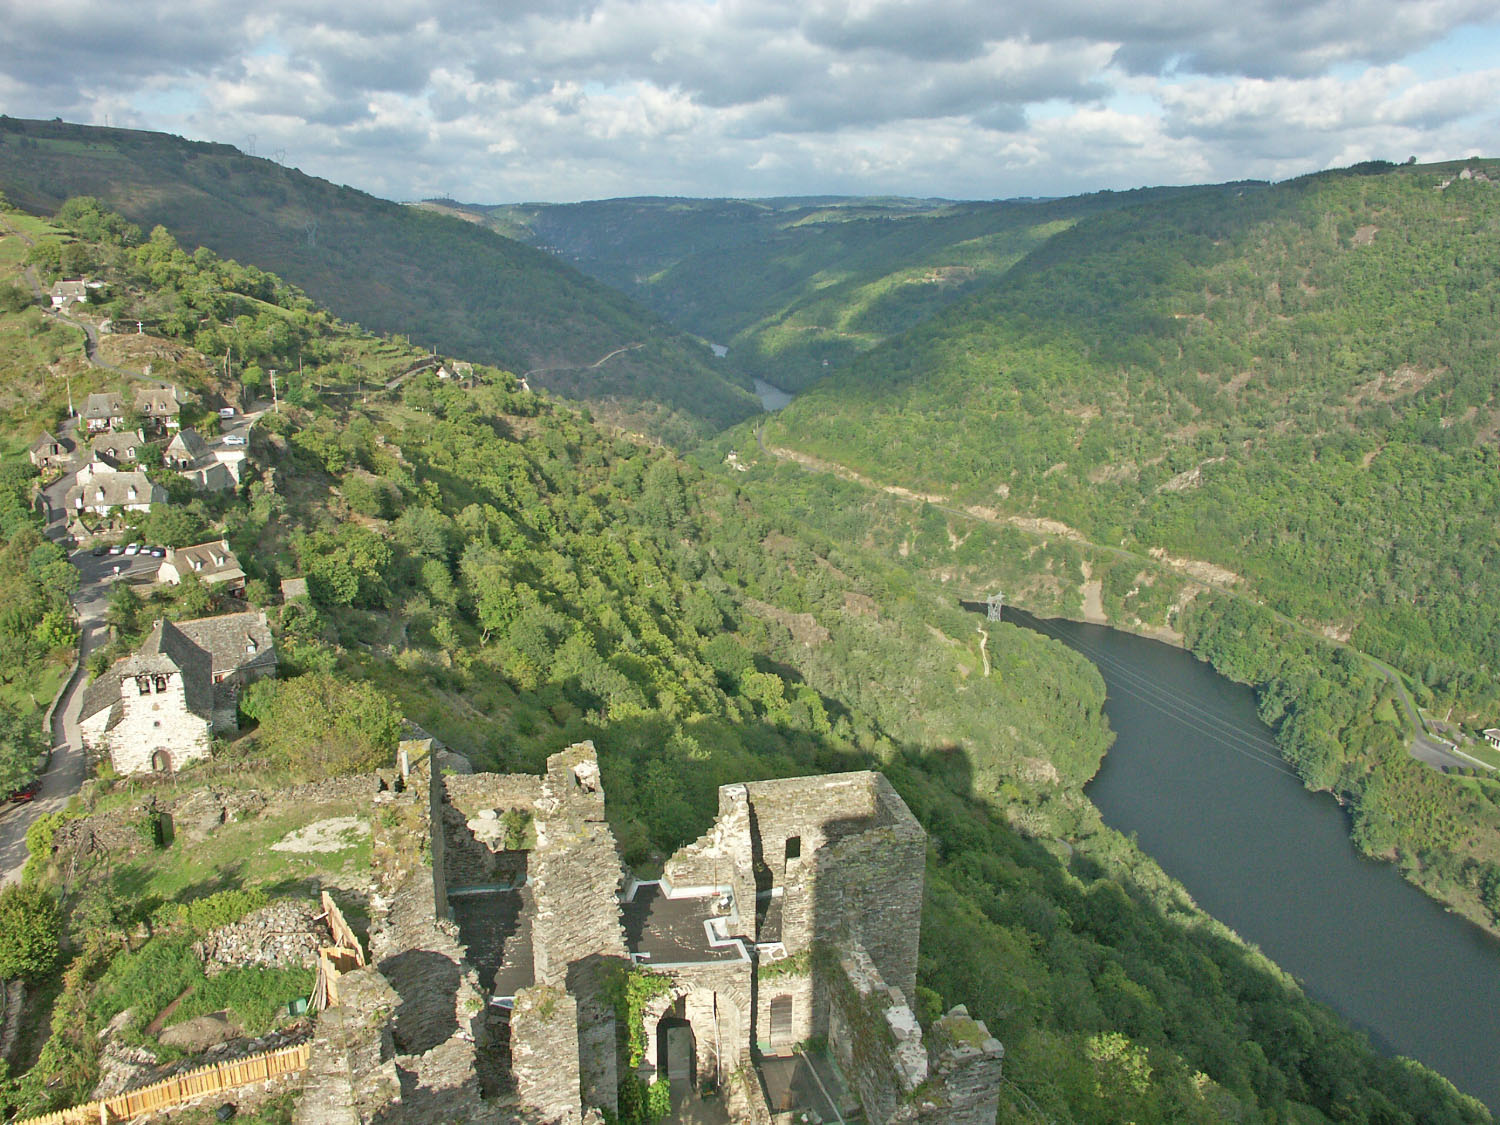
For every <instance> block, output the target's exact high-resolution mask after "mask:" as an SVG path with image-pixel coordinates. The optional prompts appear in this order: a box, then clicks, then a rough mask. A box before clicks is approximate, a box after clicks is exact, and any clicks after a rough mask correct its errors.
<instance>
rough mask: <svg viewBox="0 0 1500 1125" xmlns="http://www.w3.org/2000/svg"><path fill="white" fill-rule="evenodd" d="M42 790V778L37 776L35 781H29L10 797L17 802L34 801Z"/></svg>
mask: <svg viewBox="0 0 1500 1125" xmlns="http://www.w3.org/2000/svg"><path fill="white" fill-rule="evenodd" d="M41 790H42V779H41V778H37V779H36V780H35V781H31V782H28V783H27V784H25V785H23V786H21V788H19V789H17V790H16V791H15V792H14V793H12V794H11V795H10V799H11V800H12V801H16V802H21V801H34V800H36V795H37V794H38V793H40V792H41Z"/></svg>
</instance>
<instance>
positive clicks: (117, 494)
mask: <svg viewBox="0 0 1500 1125" xmlns="http://www.w3.org/2000/svg"><path fill="white" fill-rule="evenodd" d="M166 502H167V490H166V489H165V488H163V487H162V486H161V485H159V484H156V483H154V482H153V481H152V480H151V479H150V478H149V477H147V476H146V474H145V473H141V472H128V473H125V472H120V471H119V470H118V469H117V468H116V467H115V466H114V465H113V464H112V463H111V462H110V461H108V460H106V459H102V458H99V457H95V458H93V459H92V460H91V461H89V462H88V464H86V465H84V467H83V468H81V469H79V470H78V476H77V478H76V479H75V481H74V483H73V487H72V488H70V489H68V491H67V493H66V494H65V495H64V496H63V507H64V509H66V510H67V511H68V513H69V514H70V515H75V516H76V515H80V514H81V513H83V512H92V513H93V514H94V515H97V516H108V515H109V514H110V510H111V509H114V508H118V509H120V510H122V511H126V512H149V511H150V510H151V505H152V504H165V503H166Z"/></svg>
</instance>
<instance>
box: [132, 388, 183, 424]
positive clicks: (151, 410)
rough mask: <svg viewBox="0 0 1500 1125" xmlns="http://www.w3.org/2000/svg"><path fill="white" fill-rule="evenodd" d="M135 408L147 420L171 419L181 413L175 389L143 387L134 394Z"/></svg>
mask: <svg viewBox="0 0 1500 1125" xmlns="http://www.w3.org/2000/svg"><path fill="white" fill-rule="evenodd" d="M135 408H136V409H137V410H139V411H140V412H141V413H142V414H144V415H146V416H147V417H148V418H163V417H172V416H174V415H177V414H180V413H182V404H181V403H180V402H178V400H177V388H176V387H145V388H142V389H141V390H139V391H137V392H136V396H135Z"/></svg>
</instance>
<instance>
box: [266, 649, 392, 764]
mask: <svg viewBox="0 0 1500 1125" xmlns="http://www.w3.org/2000/svg"><path fill="white" fill-rule="evenodd" d="M264 693H265V689H262V691H261V692H259V693H257V694H258V695H263V694H264ZM254 707H255V710H256V712H257V714H259V715H260V716H261V728H260V729H261V736H260V737H261V745H263V746H264V747H265V748H266V749H267V750H268V751H269V752H270V753H271V755H272V756H273V757H276V758H278V759H280V760H281V762H282V764H283V765H285V766H286V767H287V768H288V769H290V770H291V771H292V772H294V773H297V774H301V775H304V776H307V777H313V778H319V777H337V776H341V775H344V774H353V773H367V772H369V771H370V770H374V769H378V768H380V767H381V766H388V765H390V764H391V762H392V761H393V760H394V759H395V755H396V743H397V741H398V740H399V739H400V736H401V711H400V709H399V708H398V707H397V706H396V703H395V701H394V700H393V699H391V698H390V697H389V696H388V695H385V694H384V693H383V692H381V691H379V690H378V689H377V688H376V687H375V686H374V685H373V684H370V683H367V682H364V681H349V680H341V679H339V678H338V677H336V676H333V675H329V674H327V673H324V672H310V673H308V674H307V675H305V676H298V677H297V678H296V679H293V680H283V681H281V682H280V683H278V684H277V685H276V688H275V693H274V697H273V698H272V699H271V700H270V701H269V704H267V702H266V701H265V700H264V699H263V698H258V699H256V700H255V703H254Z"/></svg>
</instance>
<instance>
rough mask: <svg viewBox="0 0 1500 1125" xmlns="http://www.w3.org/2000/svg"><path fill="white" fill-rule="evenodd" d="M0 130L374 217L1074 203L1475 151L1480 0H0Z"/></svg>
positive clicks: (1489, 8) (1489, 66)
mask: <svg viewBox="0 0 1500 1125" xmlns="http://www.w3.org/2000/svg"><path fill="white" fill-rule="evenodd" d="M0 27H3V29H4V31H3V33H0V112H4V113H6V114H9V115H10V116H13V117H44V118H51V117H61V118H63V119H64V120H67V121H79V122H84V123H88V124H99V125H103V124H110V125H117V126H127V127H132V128H143V129H156V130H162V131H165V132H169V133H177V134H180V135H182V136H185V137H190V138H192V139H195V140H210V141H221V142H225V143H229V144H233V145H236V146H238V147H240V148H241V149H244V150H245V151H247V152H253V153H254V154H255V155H258V156H266V157H272V158H274V159H276V160H279V161H281V162H283V163H285V164H287V165H289V166H293V167H297V168H300V169H302V170H303V171H304V172H307V173H308V174H310V175H316V176H322V177H325V178H327V179H330V180H333V181H335V182H336V183H341V184H349V185H351V186H354V187H358V188H361V189H363V190H366V191H369V192H373V193H374V194H376V195H381V196H384V197H386V198H390V199H399V200H411V199H421V198H427V197H432V196H448V197H452V198H456V199H461V200H464V201H467V202H477V203H505V202H519V201H553V202H570V201H574V200H579V199H601V198H609V197H616V196H630V195H673V196H739V197H765V196H774V195H829V194H838V195H908V196H936V197H946V198H954V199H995V198H1008V197H1014V196H1034V195H1070V194H1074V193H1077V192H1084V191H1094V190H1098V189H1102V188H1110V189H1116V190H1121V189H1127V188H1132V187H1140V186H1145V185H1154V184H1184V183H1201V182H1210V181H1223V180H1234V179H1246V178H1254V179H1271V180H1277V179H1285V178H1287V177H1290V176H1295V175H1299V174H1302V173H1305V172H1309V171H1316V170H1319V169H1322V168H1328V167H1337V166H1341V165H1347V164H1352V163H1355V162H1358V161H1361V160H1368V159H1387V160H1394V161H1404V160H1406V159H1408V158H1409V157H1411V156H1415V157H1416V158H1417V159H1418V160H1419V161H1424V162H1425V161H1428V160H1444V159H1455V158H1460V157H1465V156H1471V155H1476V154H1480V155H1488V156H1500V4H1497V3H1496V0H1116V2H1111V3H1100V2H1097V0H800V2H799V0H645V2H642V0H447V2H446V3H444V4H433V3H430V2H428V0H358V2H349V3H343V2H340V3H321V4H320V3H318V2H316V0H257V3H255V4H246V3H244V0H189V2H188V3H183V2H182V0H174V2H173V3H171V4H168V3H165V2H164V0H129V2H127V3H122V2H120V0H108V2H105V0H50V2H40V3H39V2H38V0H0Z"/></svg>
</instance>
